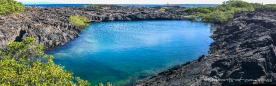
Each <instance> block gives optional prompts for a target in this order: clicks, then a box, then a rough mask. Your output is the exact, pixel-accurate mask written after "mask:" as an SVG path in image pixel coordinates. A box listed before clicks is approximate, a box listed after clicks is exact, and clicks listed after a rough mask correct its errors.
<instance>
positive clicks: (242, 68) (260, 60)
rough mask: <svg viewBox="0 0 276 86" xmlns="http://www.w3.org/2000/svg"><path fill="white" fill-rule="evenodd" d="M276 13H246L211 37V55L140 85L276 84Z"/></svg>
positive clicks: (227, 85) (226, 85) (139, 85)
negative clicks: (212, 40)
mask: <svg viewBox="0 0 276 86" xmlns="http://www.w3.org/2000/svg"><path fill="white" fill-rule="evenodd" d="M275 16H276V13H275V12H242V13H239V14H236V15H235V18H234V19H232V20H231V21H229V22H228V23H226V24H225V25H223V26H222V28H218V29H217V30H216V31H215V32H214V34H213V35H212V36H211V38H213V39H214V40H215V42H213V43H212V44H211V47H210V50H209V56H207V57H205V56H201V57H200V58H199V59H198V60H195V61H192V62H189V63H186V64H184V65H181V66H177V67H174V68H172V69H169V70H167V71H164V72H162V73H159V74H158V75H156V76H153V77H151V78H148V79H146V80H143V81H141V82H139V83H137V84H136V86H220V85H222V86H238V85H241V84H276V83H275V82H276V47H275V46H276V17H275Z"/></svg>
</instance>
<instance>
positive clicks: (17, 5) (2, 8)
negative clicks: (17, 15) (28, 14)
mask: <svg viewBox="0 0 276 86" xmlns="http://www.w3.org/2000/svg"><path fill="white" fill-rule="evenodd" d="M24 9H25V7H24V5H23V4H22V3H21V2H17V1H15V0H0V14H8V13H14V12H20V11H24Z"/></svg>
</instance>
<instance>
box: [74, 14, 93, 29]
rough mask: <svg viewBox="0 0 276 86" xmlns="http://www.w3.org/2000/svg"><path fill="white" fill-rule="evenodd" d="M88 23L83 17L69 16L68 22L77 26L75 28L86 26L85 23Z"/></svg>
mask: <svg viewBox="0 0 276 86" xmlns="http://www.w3.org/2000/svg"><path fill="white" fill-rule="evenodd" d="M87 21H88V18H87V17H85V16H80V15H76V16H70V22H71V23H73V24H75V25H77V26H88V25H89V24H88V23H86V22H87Z"/></svg>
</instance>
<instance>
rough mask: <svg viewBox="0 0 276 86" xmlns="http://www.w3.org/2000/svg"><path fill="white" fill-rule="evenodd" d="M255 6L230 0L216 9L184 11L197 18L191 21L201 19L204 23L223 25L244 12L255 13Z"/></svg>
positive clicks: (189, 9)
mask: <svg viewBox="0 0 276 86" xmlns="http://www.w3.org/2000/svg"><path fill="white" fill-rule="evenodd" d="M254 10H255V9H254V5H253V4H251V3H247V2H244V1H241V0H230V1H227V2H224V4H222V5H219V6H216V7H209V6H208V7H190V8H187V9H186V10H184V11H185V12H186V13H187V14H188V16H191V15H193V16H196V17H193V18H189V19H201V20H202V21H203V22H211V23H223V22H226V21H228V20H229V19H231V18H233V17H234V14H235V13H237V12H242V11H254Z"/></svg>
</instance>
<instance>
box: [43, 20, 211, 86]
mask: <svg viewBox="0 0 276 86" xmlns="http://www.w3.org/2000/svg"><path fill="white" fill-rule="evenodd" d="M210 27H211V25H210V24H204V23H201V22H191V21H172V20H170V21H124V22H122V21H121V22H103V23H94V24H91V25H90V26H89V27H87V28H86V29H85V30H84V31H83V32H82V33H81V34H80V35H79V37H77V38H76V39H74V40H72V41H70V42H69V43H67V44H65V45H62V46H59V47H57V48H55V49H52V50H50V51H47V52H46V53H48V54H52V55H53V56H54V57H55V58H54V62H55V63H57V64H60V65H62V66H65V69H67V70H69V71H72V72H74V76H79V77H81V78H82V79H85V80H88V81H89V82H90V83H91V85H92V86H94V85H95V84H98V83H100V82H103V83H106V82H112V83H113V84H114V85H129V84H131V83H134V82H135V81H137V80H141V79H144V78H147V77H150V76H153V75H156V74H158V73H159V72H162V71H164V70H166V69H169V68H172V67H174V66H176V65H181V64H183V63H185V62H187V61H192V60H195V59H197V58H198V57H199V56H201V55H203V54H205V55H207V54H208V53H207V52H208V49H209V45H210V43H211V42H213V40H212V39H211V38H209V36H210V35H211V34H212V31H211V30H210Z"/></svg>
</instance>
